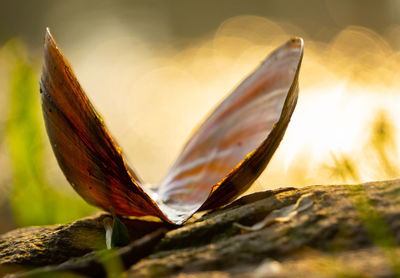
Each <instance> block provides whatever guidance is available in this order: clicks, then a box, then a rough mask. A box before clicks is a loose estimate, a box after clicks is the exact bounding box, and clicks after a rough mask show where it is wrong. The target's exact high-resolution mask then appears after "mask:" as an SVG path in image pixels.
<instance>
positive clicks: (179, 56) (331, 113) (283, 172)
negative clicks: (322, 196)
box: [54, 16, 400, 190]
mask: <svg viewBox="0 0 400 278" xmlns="http://www.w3.org/2000/svg"><path fill="white" fill-rule="evenodd" d="M249 26H251V28H249ZM117 28H118V26H116V29H117ZM399 30H400V27H399V26H393V27H392V28H391V29H390V32H388V34H387V35H386V36H385V37H381V36H379V35H378V34H376V33H374V32H372V31H370V30H368V29H365V28H361V27H348V28H347V29H344V30H343V31H342V32H341V33H339V34H338V35H337V36H336V37H335V38H334V39H333V40H332V41H331V43H329V44H322V43H319V42H314V41H312V40H311V39H309V38H307V37H304V39H305V56H304V60H303V66H302V70H301V74H300V98H299V102H298V106H297V108H296V111H295V113H294V115H293V118H292V122H291V124H290V125H289V129H288V131H287V134H286V136H285V138H284V140H283V142H282V144H281V146H280V148H279V149H278V151H277V153H276V154H275V156H274V158H273V160H272V161H271V163H270V165H269V166H268V167H267V170H266V171H265V173H264V174H263V175H262V177H261V178H260V179H259V181H258V182H257V184H256V186H255V187H254V190H260V189H268V188H272V187H278V186H303V185H309V184H313V183H318V184H329V183H339V182H343V180H341V179H339V178H338V177H336V176H334V175H332V171H331V170H330V169H331V168H332V167H333V166H334V157H340V156H342V155H346V156H347V157H350V158H352V160H353V162H355V164H356V166H357V171H358V172H359V177H360V180H359V181H367V180H377V179H385V178H393V177H395V176H394V174H393V172H392V174H388V173H387V172H385V171H384V170H379V169H380V168H379V167H377V165H378V164H379V161H378V160H377V157H376V154H374V149H373V148H372V147H371V143H370V140H371V132H372V131H371V130H372V126H373V123H374V122H375V121H376V118H377V115H378V114H379V113H385V115H387V116H388V119H389V120H390V122H391V124H392V125H394V126H395V127H397V126H400V110H399V109H398V108H397V105H396V104H397V103H400V95H399V93H398V89H399V88H400V79H399V74H398V65H399V62H400V51H398V49H392V47H393V46H392V45H393V44H392V42H393V41H394V36H395V35H396V34H398V33H399V32H400V31H399ZM105 32H107V30H105ZM108 32H110V33H112V34H113V36H112V37H113V39H112V40H103V39H101V38H104V37H107V34H105V33H104V32H99V33H98V36H99V38H94V37H91V38H88V40H87V41H81V42H80V44H79V46H78V45H77V46H76V48H74V47H72V46H69V48H68V46H66V47H64V48H63V49H64V53H65V54H66V55H67V56H68V57H70V60H71V63H72V65H73V67H74V68H75V71H76V74H77V76H78V78H79V80H80V81H81V83H82V85H83V87H84V88H85V89H86V91H87V93H88V95H89V97H90V98H91V100H92V102H93V103H94V104H95V106H96V107H97V108H98V110H99V111H100V112H101V113H102V114H103V117H104V119H105V121H106V123H107V126H108V127H109V129H110V130H111V132H112V133H113V134H114V137H115V138H117V139H119V142H120V145H121V146H122V147H123V149H124V150H125V153H126V155H127V158H128V160H129V161H130V163H131V164H132V165H133V167H134V168H135V169H136V170H137V172H138V173H139V174H140V175H141V176H142V177H143V178H144V179H145V180H146V181H150V182H152V183H157V182H158V181H159V180H160V179H161V178H162V177H163V175H164V174H165V173H166V171H167V169H168V167H169V165H171V163H172V162H173V160H174V159H175V158H176V156H177V154H178V152H179V150H180V148H181V147H182V145H183V143H184V142H185V140H186V138H188V136H189V134H190V132H191V130H193V129H194V127H195V126H196V125H197V124H198V123H199V122H200V121H201V119H203V118H204V117H205V115H206V113H207V112H208V111H209V110H210V109H211V108H212V107H215V105H216V104H217V103H218V102H219V101H221V99H222V97H223V96H225V95H226V94H228V93H229V92H230V90H231V89H233V88H234V87H235V86H236V85H237V84H238V83H239V81H240V80H241V79H243V78H244V77H245V76H246V75H247V74H248V73H249V72H250V71H252V70H253V69H254V68H255V67H256V65H257V64H258V63H259V62H260V61H261V60H262V59H264V57H266V56H267V55H268V54H269V52H270V51H271V50H272V49H274V48H275V47H277V46H279V45H280V44H281V43H283V42H284V41H286V40H287V39H288V38H289V37H291V36H293V35H296V34H302V33H303V32H302V31H301V30H298V29H296V27H294V26H291V25H288V24H284V23H278V22H273V21H271V20H268V19H266V18H261V17H256V16H240V17H235V18H231V19H229V20H227V21H226V22H224V23H223V24H222V25H221V26H220V28H219V29H218V30H217V32H216V33H215V34H213V35H212V36H209V37H205V38H204V39H203V40H200V41H198V42H196V43H193V44H192V45H191V46H189V47H187V48H186V49H184V50H177V49H173V48H171V47H168V46H165V45H158V46H154V45H152V46H150V45H146V42H144V41H141V40H140V39H138V38H134V37H128V36H127V35H126V34H125V33H124V32H123V30H121V29H118V33H115V30H114V29H113V28H112V26H110V27H109V29H108ZM100 37H101V38H100ZM78 49H79V50H78ZM382 111H383V112H382ZM390 136H392V137H393V138H394V140H395V142H397V145H399V143H400V142H398V141H396V138H397V139H398V140H400V134H399V129H396V128H395V130H394V132H393V134H391V135H390ZM392 150H393V151H392V152H391V153H389V154H388V155H389V156H390V159H391V161H392V162H393V163H394V162H398V159H396V158H397V157H399V153H398V152H397V150H396V148H395V146H394V147H393V148H392ZM396 166H397V164H396ZM56 167H57V166H54V168H56ZM396 169H398V167H396Z"/></svg>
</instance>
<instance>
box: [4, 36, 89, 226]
mask: <svg viewBox="0 0 400 278" xmlns="http://www.w3.org/2000/svg"><path fill="white" fill-rule="evenodd" d="M2 51H3V52H4V53H6V55H5V56H6V58H7V59H8V62H9V63H8V65H9V71H10V72H9V77H10V80H9V85H8V92H7V93H8V94H9V99H8V102H9V103H8V109H9V111H8V118H7V122H6V132H5V140H6V146H7V147H8V151H9V154H10V155H9V157H10V158H9V159H10V165H11V167H10V169H11V170H12V189H11V197H10V201H11V207H12V213H13V218H14V221H15V223H16V225H17V226H18V227H22V226H29V225H44V224H55V223H65V222H68V221H72V220H74V219H77V218H79V217H82V216H85V215H88V214H90V213H92V212H93V211H94V208H92V207H90V206H89V205H87V204H86V203H85V202H84V201H83V200H81V199H80V198H74V197H72V196H69V195H68V194H65V193H63V192H62V190H60V189H59V188H58V187H57V185H56V184H53V181H52V177H48V176H46V174H45V173H46V167H47V165H46V157H45V154H46V148H48V143H47V142H46V141H47V138H44V136H43V134H44V132H43V126H44V123H43V119H42V115H41V112H40V111H41V109H40V93H39V70H38V69H39V67H38V65H37V64H35V63H34V62H32V61H31V60H30V59H29V58H27V57H28V56H27V53H26V51H25V50H24V47H23V44H22V43H21V42H20V41H17V40H13V41H10V42H9V43H7V44H6V46H5V47H4V48H3V49H2ZM4 53H3V54H4ZM6 87H7V86H6Z"/></svg>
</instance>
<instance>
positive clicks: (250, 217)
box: [0, 180, 400, 278]
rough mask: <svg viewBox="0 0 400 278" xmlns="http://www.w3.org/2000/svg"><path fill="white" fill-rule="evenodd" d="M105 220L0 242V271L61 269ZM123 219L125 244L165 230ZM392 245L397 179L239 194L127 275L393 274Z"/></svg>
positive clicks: (396, 236)
mask: <svg viewBox="0 0 400 278" xmlns="http://www.w3.org/2000/svg"><path fill="white" fill-rule="evenodd" d="M306 194H312V196H313V202H312V204H311V205H310V206H309V207H307V209H305V210H302V211H298V213H297V215H294V216H293V215H292V216H293V217H291V218H290V217H289V218H288V217H286V218H285V217H280V218H276V221H272V222H271V221H270V222H268V223H269V224H268V225H267V226H265V227H264V228H262V229H260V230H257V231H253V232H248V231H246V230H243V229H241V228H240V225H237V224H241V225H244V226H252V225H254V224H256V223H258V222H260V221H262V220H263V219H264V218H265V217H267V216H271V215H272V214H271V212H273V211H275V213H276V212H277V210H279V209H281V211H289V212H291V211H292V208H293V205H294V204H295V203H296V202H297V201H298V200H299V198H300V197H301V196H304V195H306ZM278 212H279V211H278ZM285 215H286V214H285ZM105 217H109V216H108V215H107V214H105V213H102V214H98V215H95V216H92V217H89V218H85V219H82V220H79V221H77V222H74V223H72V224H68V225H56V226H48V227H32V228H25V229H18V230H15V231H12V232H9V233H7V234H4V235H2V236H0V273H3V274H4V273H6V272H12V271H15V270H16V269H17V268H20V267H27V266H29V267H38V266H43V265H49V264H59V263H61V262H64V261H66V260H68V259H69V258H72V257H80V256H83V255H84V254H87V253H88V252H90V251H93V250H98V249H99V248H103V247H104V228H103V223H102V221H103V219H104V218H105ZM125 223H126V224H127V225H128V226H129V230H130V232H131V237H132V239H137V238H140V237H141V236H143V235H144V234H147V233H149V232H150V231H155V230H157V229H158V228H160V227H161V226H164V225H163V224H162V223H156V222H145V221H133V220H125ZM167 228H172V227H170V226H169V227H167ZM399 244H400V180H394V181H384V182H374V183H367V184H362V185H335V186H310V187H305V188H301V189H295V188H284V189H277V190H273V191H266V192H260V193H255V194H252V195H249V196H245V197H243V198H241V199H239V200H237V201H235V202H234V203H232V204H230V205H228V206H226V207H224V208H221V209H219V210H216V211H213V212H210V213H208V214H205V215H203V216H202V217H201V218H199V219H198V220H197V221H193V222H191V223H188V224H186V225H184V226H183V227H180V228H178V229H175V230H172V231H170V232H168V233H167V234H166V236H165V238H164V239H163V240H162V241H161V242H160V243H159V244H158V245H157V246H156V249H155V251H154V252H153V253H152V254H151V255H150V256H148V257H147V258H144V259H142V260H141V261H139V262H138V263H137V264H135V265H133V266H132V267H130V269H129V270H128V271H127V276H128V277H164V276H176V277H207V278H210V277H293V276H295V277H337V276H351V277H392V276H395V275H396V274H397V275H400V259H399V258H400V252H399V247H398V246H399ZM75 260H78V261H79V259H75Z"/></svg>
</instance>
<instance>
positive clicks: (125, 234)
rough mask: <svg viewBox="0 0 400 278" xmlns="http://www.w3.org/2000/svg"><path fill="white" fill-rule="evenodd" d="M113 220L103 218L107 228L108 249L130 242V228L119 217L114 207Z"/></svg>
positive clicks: (112, 211)
mask: <svg viewBox="0 0 400 278" xmlns="http://www.w3.org/2000/svg"><path fill="white" fill-rule="evenodd" d="M110 211H111V214H112V220H111V219H110V218H105V219H104V220H103V224H104V229H105V230H106V246H107V249H112V248H114V247H120V246H125V245H127V244H128V243H129V242H130V237H129V231H128V228H127V227H126V226H125V224H124V223H122V221H121V220H119V218H118V217H117V215H116V214H115V212H114V210H113V209H110Z"/></svg>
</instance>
